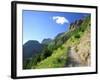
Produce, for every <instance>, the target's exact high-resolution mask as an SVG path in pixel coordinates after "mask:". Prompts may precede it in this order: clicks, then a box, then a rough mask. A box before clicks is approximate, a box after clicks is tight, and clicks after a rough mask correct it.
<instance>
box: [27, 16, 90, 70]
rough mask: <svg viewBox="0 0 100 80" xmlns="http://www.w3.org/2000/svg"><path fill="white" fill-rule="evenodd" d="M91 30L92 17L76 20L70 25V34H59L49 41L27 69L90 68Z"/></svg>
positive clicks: (31, 60)
mask: <svg viewBox="0 0 100 80" xmlns="http://www.w3.org/2000/svg"><path fill="white" fill-rule="evenodd" d="M90 30H91V16H86V17H85V18H84V19H80V20H76V21H75V22H73V23H71V24H70V27H69V31H68V32H63V33H59V34H58V35H57V36H56V37H55V38H54V40H52V41H50V42H49V43H48V41H49V40H47V43H48V45H46V46H45V47H44V48H43V50H42V52H41V54H39V55H37V57H36V58H35V59H34V58H32V59H30V60H29V62H28V64H27V65H26V68H27V66H28V68H30V69H31V68H34V69H37V68H59V67H81V66H90V64H91V62H90V59H91V58H90V55H91V54H90V48H91V45H90V43H91V42H90V33H91V32H90ZM44 43H46V41H44ZM34 63H35V64H34Z"/></svg>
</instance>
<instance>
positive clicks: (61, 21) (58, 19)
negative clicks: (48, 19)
mask: <svg viewBox="0 0 100 80" xmlns="http://www.w3.org/2000/svg"><path fill="white" fill-rule="evenodd" d="M53 20H54V21H56V23H57V24H65V23H69V21H68V19H66V18H65V17H62V16H53Z"/></svg>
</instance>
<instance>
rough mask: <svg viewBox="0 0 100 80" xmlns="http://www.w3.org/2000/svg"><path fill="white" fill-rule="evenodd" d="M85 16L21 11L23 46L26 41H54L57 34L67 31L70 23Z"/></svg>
mask: <svg viewBox="0 0 100 80" xmlns="http://www.w3.org/2000/svg"><path fill="white" fill-rule="evenodd" d="M86 15H88V14H86V13H70V12H45V11H29V10H23V14H22V16H23V44H24V43H25V42H27V41H28V40H37V41H39V42H40V43H41V41H42V40H43V39H45V38H51V39H54V37H55V36H56V35H57V34H59V33H62V32H65V31H68V29H69V25H70V23H72V22H74V21H75V20H78V19H81V18H84V16H86Z"/></svg>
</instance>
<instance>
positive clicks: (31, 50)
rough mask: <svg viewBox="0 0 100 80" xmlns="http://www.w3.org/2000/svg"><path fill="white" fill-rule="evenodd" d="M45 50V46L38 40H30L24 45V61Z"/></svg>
mask: <svg viewBox="0 0 100 80" xmlns="http://www.w3.org/2000/svg"><path fill="white" fill-rule="evenodd" d="M42 49H43V45H42V44H40V43H39V42H38V41H36V40H29V41H28V42H26V43H25V44H24V45H23V59H26V58H31V57H32V56H34V55H36V54H38V53H39V52H41V51H42Z"/></svg>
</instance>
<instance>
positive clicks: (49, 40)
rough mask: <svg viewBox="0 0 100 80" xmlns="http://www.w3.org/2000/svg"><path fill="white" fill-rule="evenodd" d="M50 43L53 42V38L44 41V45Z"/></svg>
mask: <svg viewBox="0 0 100 80" xmlns="http://www.w3.org/2000/svg"><path fill="white" fill-rule="evenodd" d="M50 42H52V39H51V38H45V39H43V41H42V44H49V43H50Z"/></svg>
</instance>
